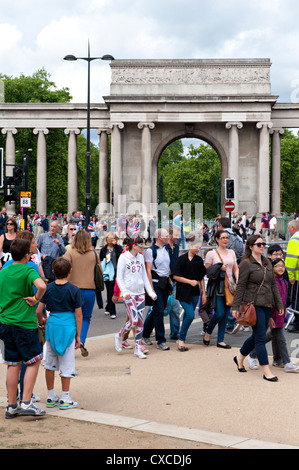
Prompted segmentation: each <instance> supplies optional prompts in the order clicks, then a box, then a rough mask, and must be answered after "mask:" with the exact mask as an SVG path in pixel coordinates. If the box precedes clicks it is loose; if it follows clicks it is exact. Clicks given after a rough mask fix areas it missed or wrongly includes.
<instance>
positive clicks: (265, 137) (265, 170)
mask: <svg viewBox="0 0 299 470" xmlns="http://www.w3.org/2000/svg"><path fill="white" fill-rule="evenodd" d="M256 127H257V129H259V130H260V135H259V161H258V210H259V212H260V213H262V212H268V211H269V209H270V208H269V206H270V197H269V194H270V168H269V166H270V158H269V129H271V128H272V127H273V124H272V123H271V122H258V123H257V124H256Z"/></svg>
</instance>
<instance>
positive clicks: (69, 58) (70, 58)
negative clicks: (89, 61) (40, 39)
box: [63, 54, 77, 60]
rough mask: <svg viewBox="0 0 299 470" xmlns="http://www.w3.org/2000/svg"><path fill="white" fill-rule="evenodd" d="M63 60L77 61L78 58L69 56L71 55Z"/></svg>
mask: <svg viewBox="0 0 299 470" xmlns="http://www.w3.org/2000/svg"><path fill="white" fill-rule="evenodd" d="M63 59H64V60H77V57H76V56H74V55H71V54H69V55H66V56H65V57H64V58H63Z"/></svg>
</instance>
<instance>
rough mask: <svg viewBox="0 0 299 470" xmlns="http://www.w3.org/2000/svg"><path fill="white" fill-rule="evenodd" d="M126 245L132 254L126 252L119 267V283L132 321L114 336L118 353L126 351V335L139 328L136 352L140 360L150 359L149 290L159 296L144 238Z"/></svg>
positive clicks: (136, 333) (136, 335)
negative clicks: (145, 342) (146, 342)
mask: <svg viewBox="0 0 299 470" xmlns="http://www.w3.org/2000/svg"><path fill="white" fill-rule="evenodd" d="M124 244H126V245H127V246H128V251H125V252H124V253H122V254H121V255H120V257H119V260H118V265H117V283H118V287H119V289H120V291H121V293H122V297H123V299H124V302H125V304H126V308H127V313H128V316H129V319H128V321H127V322H126V323H125V325H124V326H123V328H122V329H121V331H120V332H119V333H117V334H115V336H114V345H115V349H116V351H117V352H121V351H122V342H123V338H124V335H125V333H126V332H129V331H130V330H131V329H132V328H133V327H135V352H134V355H135V356H137V357H138V358H140V359H145V358H146V357H147V356H146V355H145V354H144V353H143V352H142V349H141V339H142V331H143V314H144V309H145V291H144V289H146V291H147V293H148V295H149V296H150V297H151V298H152V299H153V300H156V298H157V297H156V293H155V291H154V290H153V288H152V287H151V285H150V282H149V280H148V277H147V274H146V269H145V263H144V258H143V256H142V251H143V249H144V248H145V246H144V239H143V238H142V237H140V236H137V237H135V238H127V239H126V240H125V241H124Z"/></svg>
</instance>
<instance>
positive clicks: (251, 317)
mask: <svg viewBox="0 0 299 470" xmlns="http://www.w3.org/2000/svg"><path fill="white" fill-rule="evenodd" d="M265 277H266V268H264V279H263V282H262V283H261V285H260V287H259V288H258V290H257V292H256V294H255V297H254V300H252V301H251V302H241V304H240V308H239V313H238V315H237V316H236V317H235V318H236V322H237V323H239V325H243V326H254V325H255V324H256V310H255V307H254V305H253V304H254V301H255V298H256V297H257V295H258V293H259V292H260V290H261V288H262V285H263V284H264V282H265Z"/></svg>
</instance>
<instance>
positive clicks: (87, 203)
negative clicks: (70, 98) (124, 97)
mask: <svg viewBox="0 0 299 470" xmlns="http://www.w3.org/2000/svg"><path fill="white" fill-rule="evenodd" d="M78 59H81V60H85V61H86V62H87V64H88V69H87V70H88V72H87V134H86V194H85V228H86V229H87V227H88V224H89V220H90V62H92V61H93V60H114V57H113V56H112V55H109V54H106V55H103V56H102V57H90V45H89V41H88V56H87V57H76V56H74V55H66V56H65V57H64V60H69V61H74V60H78Z"/></svg>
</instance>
